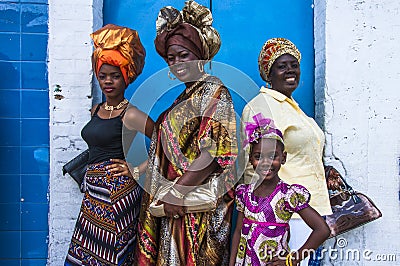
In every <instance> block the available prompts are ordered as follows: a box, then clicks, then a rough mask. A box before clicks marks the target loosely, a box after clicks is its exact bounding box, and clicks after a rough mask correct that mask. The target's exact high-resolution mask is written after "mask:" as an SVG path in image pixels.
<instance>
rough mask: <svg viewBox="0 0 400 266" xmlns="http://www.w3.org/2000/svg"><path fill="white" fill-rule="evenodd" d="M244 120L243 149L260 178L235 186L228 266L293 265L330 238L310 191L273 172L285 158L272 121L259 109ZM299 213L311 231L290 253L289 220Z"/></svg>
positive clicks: (277, 132)
mask: <svg viewBox="0 0 400 266" xmlns="http://www.w3.org/2000/svg"><path fill="white" fill-rule="evenodd" d="M253 119H254V122H255V123H246V137H247V139H246V140H245V141H244V143H243V146H244V148H245V149H246V148H250V151H249V160H250V163H251V164H252V166H253V168H254V170H255V171H256V173H258V175H259V176H260V177H263V178H262V179H261V180H259V181H257V182H256V183H252V184H241V185H239V186H238V187H237V188H236V195H235V200H236V204H237V210H238V218H237V224H236V229H235V232H234V235H233V239H232V252H231V258H230V265H253V266H256V265H298V264H299V263H300V261H301V260H302V259H304V258H305V257H307V256H308V255H310V254H312V252H313V251H314V250H315V249H317V248H318V246H319V245H320V244H322V243H323V242H324V241H325V240H326V239H327V238H328V236H329V233H330V232H329V228H328V226H327V225H326V223H325V221H324V220H323V218H321V216H320V215H319V214H318V213H317V212H316V211H315V210H314V209H313V208H312V207H310V206H309V204H308V203H309V201H310V193H309V192H308V190H307V189H306V188H305V187H303V186H301V185H298V184H292V185H289V184H286V183H284V182H283V181H282V180H281V179H280V178H279V176H278V171H279V169H280V167H281V165H282V164H284V163H285V161H286V152H285V151H284V143H283V136H282V133H281V131H279V130H278V129H277V128H276V127H275V125H274V123H273V121H272V120H271V119H268V118H263V117H262V115H261V113H258V114H257V115H255V116H254V117H253ZM295 212H296V213H298V214H299V215H300V216H301V218H302V219H303V220H304V221H305V222H306V223H307V225H308V226H309V227H310V228H311V229H312V233H311V235H310V236H309V237H308V239H305V243H304V244H303V246H302V247H301V248H300V249H299V250H297V251H295V252H291V251H290V249H289V246H288V242H289V237H290V235H289V220H290V218H291V216H292V214H293V213H295Z"/></svg>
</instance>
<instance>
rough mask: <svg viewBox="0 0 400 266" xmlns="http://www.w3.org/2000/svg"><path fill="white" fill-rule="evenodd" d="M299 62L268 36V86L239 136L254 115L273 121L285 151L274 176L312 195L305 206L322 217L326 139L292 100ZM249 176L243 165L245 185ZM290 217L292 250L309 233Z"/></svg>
mask: <svg viewBox="0 0 400 266" xmlns="http://www.w3.org/2000/svg"><path fill="white" fill-rule="evenodd" d="M300 60H301V54H300V52H299V50H298V49H297V47H296V46H295V45H294V44H293V43H292V42H291V41H289V40H287V39H284V38H272V39H269V40H268V41H267V42H266V43H265V44H264V45H263V47H262V48H261V51H260V55H259V58H258V66H259V71H260V75H261V77H262V79H263V80H264V81H266V82H267V84H268V88H266V87H262V88H261V89H260V93H259V94H258V95H257V96H256V97H255V98H253V99H252V100H251V101H250V102H249V103H248V104H247V105H246V106H245V108H244V109H243V113H242V128H243V129H242V131H241V134H242V137H243V138H244V136H245V133H244V127H245V124H246V122H251V121H252V117H253V116H254V115H255V114H257V113H262V115H263V116H264V117H267V118H271V119H273V120H274V121H275V125H276V126H277V127H278V128H279V129H280V130H281V131H282V133H283V137H284V139H285V151H286V152H287V160H286V163H285V164H284V165H282V167H281V169H280V171H279V176H280V177H281V178H282V180H283V181H285V182H287V183H289V184H300V185H302V186H304V187H306V188H307V189H308V190H309V191H310V193H311V201H310V206H312V207H313V208H314V209H315V210H317V211H318V212H319V214H320V215H327V214H330V213H331V207H330V203H329V195H328V189H327V186H326V182H325V174H324V166H323V162H322V155H323V148H324V143H325V136H324V133H323V132H322V130H321V129H320V128H319V126H318V125H317V124H316V122H315V121H314V119H312V118H311V117H308V116H307V115H306V114H305V113H304V112H303V111H302V110H301V108H300V107H299V105H298V104H297V103H296V102H295V100H294V99H293V97H292V94H293V92H294V91H295V90H296V89H297V87H298V85H299V82H300ZM253 175H254V171H253V169H252V168H251V166H250V165H248V167H247V168H246V171H245V182H251V180H252V179H253V178H254V177H256V175H254V177H253ZM293 218H294V219H292V220H291V225H290V226H291V234H290V242H289V245H290V247H291V249H298V248H299V247H300V246H301V245H302V244H303V243H304V241H305V240H306V239H307V237H308V235H309V233H310V229H309V227H308V226H307V225H306V224H305V223H304V222H303V221H302V220H301V219H299V217H298V216H297V215H294V216H293ZM302 263H303V264H304V263H307V262H304V261H303V262H302ZM303 264H302V265H303ZM313 265H317V264H313Z"/></svg>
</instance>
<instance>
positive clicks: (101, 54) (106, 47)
mask: <svg viewBox="0 0 400 266" xmlns="http://www.w3.org/2000/svg"><path fill="white" fill-rule="evenodd" d="M90 37H91V38H92V39H93V43H94V47H95V48H96V49H95V50H94V52H93V55H92V64H93V70H94V71H95V73H96V76H97V75H98V73H99V70H100V68H101V66H102V65H103V64H110V65H113V66H117V67H119V68H120V69H121V72H122V75H123V77H124V80H125V83H126V85H127V86H128V85H129V84H130V83H132V82H133V81H134V80H135V79H136V77H137V76H138V75H140V73H142V70H143V67H144V58H145V56H146V51H145V49H144V47H143V45H142V43H141V42H140V39H139V35H138V33H137V31H135V30H132V29H129V28H126V27H120V26H117V25H113V24H107V25H106V26H104V27H102V28H101V29H99V30H97V31H96V32H94V33H92V34H90Z"/></svg>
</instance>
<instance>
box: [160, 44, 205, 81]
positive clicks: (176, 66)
mask: <svg viewBox="0 0 400 266" xmlns="http://www.w3.org/2000/svg"><path fill="white" fill-rule="evenodd" d="M198 60H200V58H198V57H197V56H196V55H195V54H194V53H192V52H191V51H190V50H188V49H186V48H184V47H182V46H179V45H171V46H169V47H168V51H167V63H168V66H169V68H170V70H171V72H172V73H173V74H174V75H175V76H176V77H177V78H178V79H179V80H180V81H182V82H191V81H195V80H197V79H198V78H199V76H200V75H201V72H200V70H199V67H198V64H197V63H198Z"/></svg>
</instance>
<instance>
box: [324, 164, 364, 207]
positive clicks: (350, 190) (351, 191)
mask: <svg viewBox="0 0 400 266" xmlns="http://www.w3.org/2000/svg"><path fill="white" fill-rule="evenodd" d="M332 170H335V171H336V172H338V174H339V178H340V180H341V181H342V184H343V185H342V187H341V189H342V191H347V192H348V193H349V194H350V196H351V197H352V199H353V201H354V203H355V204H357V203H360V202H361V199H360V197H358V196H357V194H356V192H355V191H354V189H353V188H352V187H351V186H350V185H349V184H348V183H347V182H346V180H345V179H344V178H343V176H342V175H341V174H340V173H339V171H337V170H336V169H335V168H334V167H333V166H331V165H328V166H325V178H326V180H328V177H329V174H330V172H331V171H332Z"/></svg>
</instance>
